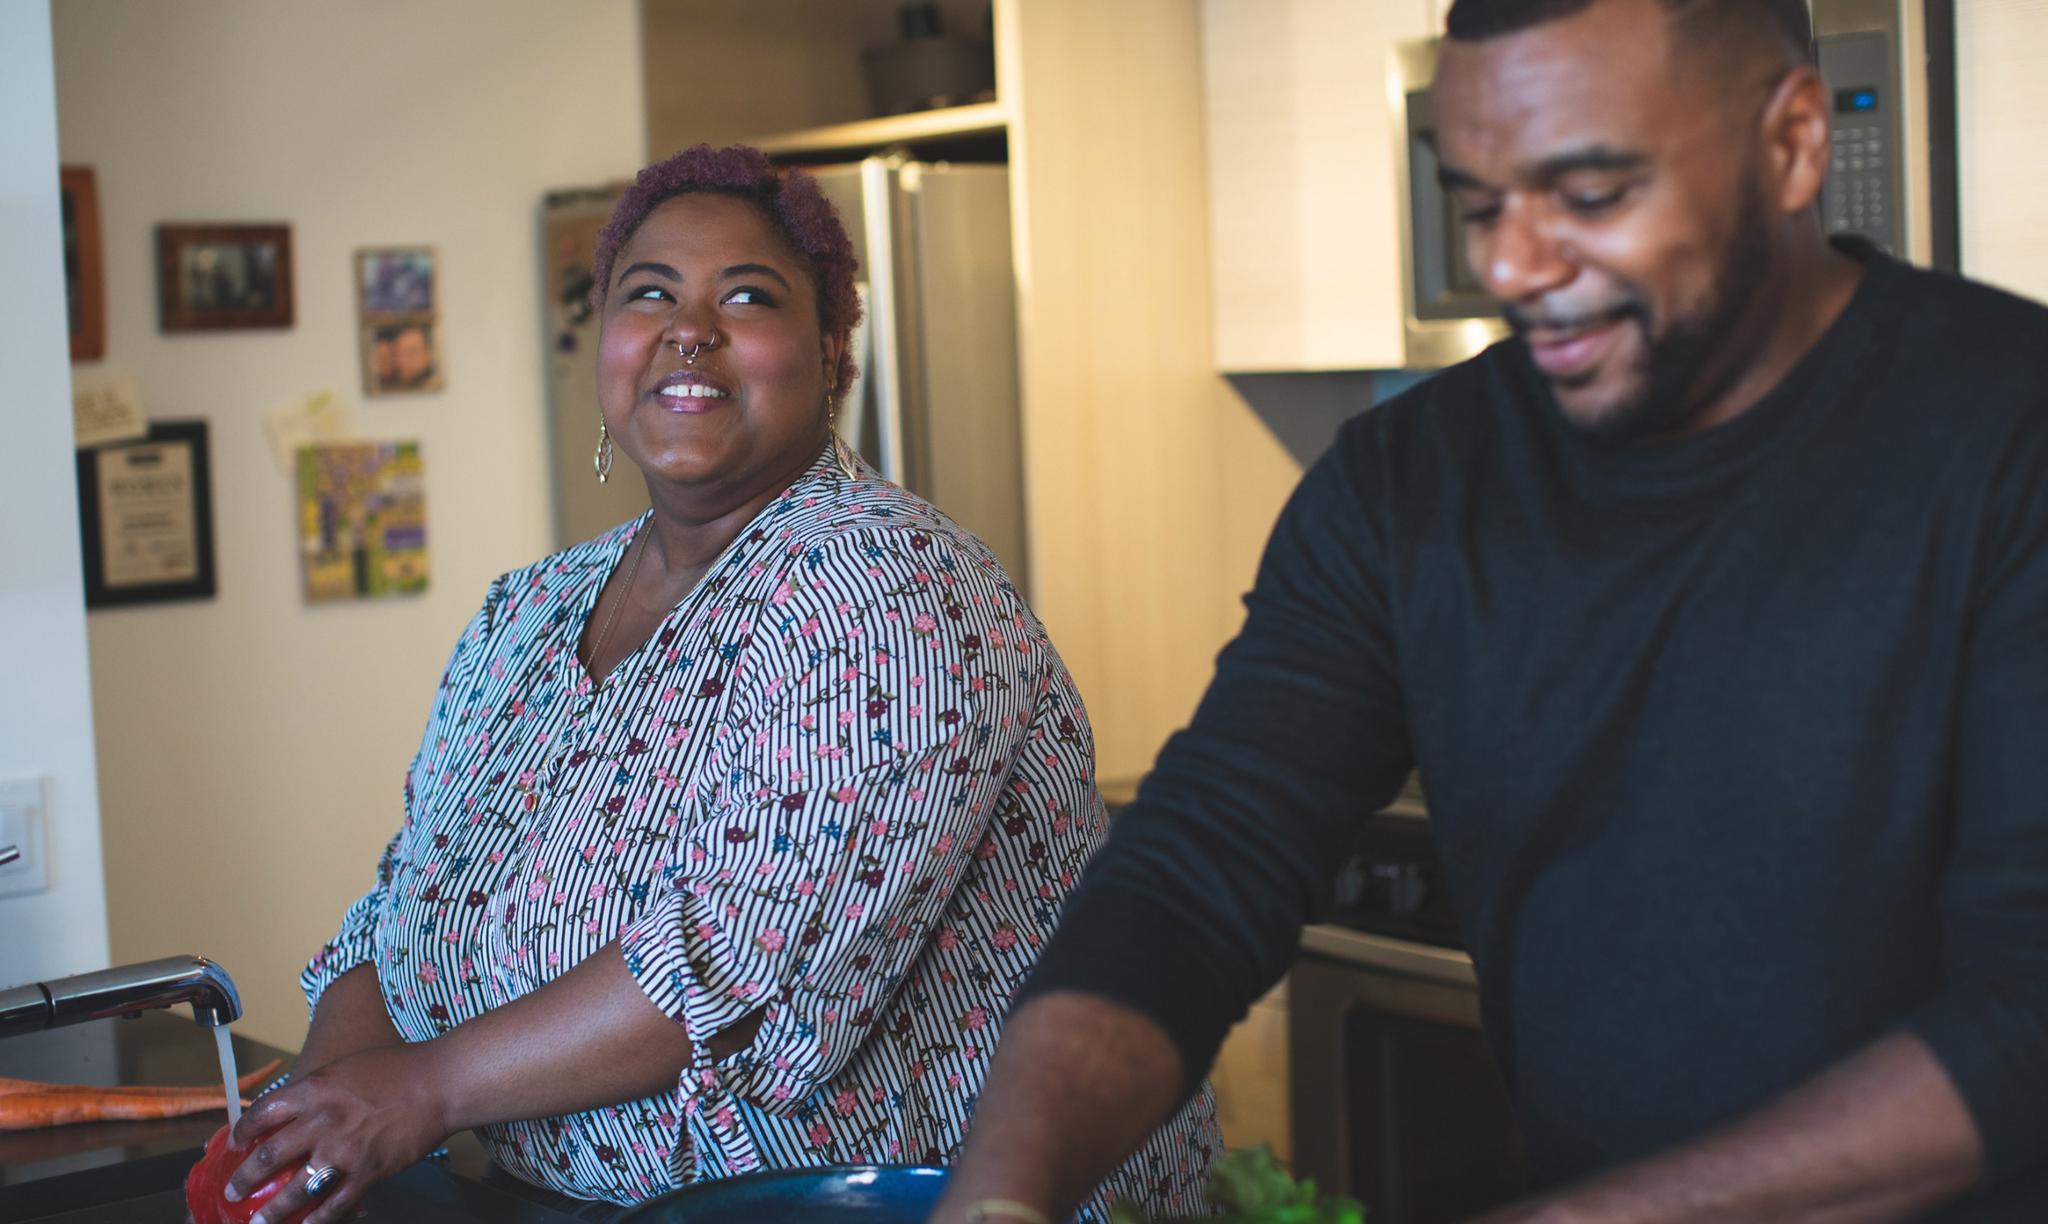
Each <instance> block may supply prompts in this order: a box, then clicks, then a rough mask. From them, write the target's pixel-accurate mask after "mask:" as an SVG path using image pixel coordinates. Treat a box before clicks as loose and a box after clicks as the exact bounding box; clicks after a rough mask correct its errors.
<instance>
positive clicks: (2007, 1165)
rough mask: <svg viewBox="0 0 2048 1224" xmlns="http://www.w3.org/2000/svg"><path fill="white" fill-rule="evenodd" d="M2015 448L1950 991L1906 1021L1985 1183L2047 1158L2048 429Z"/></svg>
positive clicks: (1963, 838)
mask: <svg viewBox="0 0 2048 1224" xmlns="http://www.w3.org/2000/svg"><path fill="white" fill-rule="evenodd" d="M2006 455H2007V468H2006V471H2005V472H2004V473H2003V474H2002V475H2003V476H2004V477H2005V479H2003V480H2001V481H1999V482H1997V484H1996V485H1995V486H1994V488H1993V492H1992V494H1991V497H1990V502H1989V504H1990V507H1991V511H1990V515H1989V517H1988V519H1987V529H1986V536H1985V540H1984V548H1983V556H1984V561H1983V565H1982V570H1981V573H1982V582H1981V584H1980V588H1979V594H1978V598H1977V601H1976V605H1977V615H1976V620H1975V628H1974V632H1973V634H1972V640H1971V644H1970V657H1969V664H1968V672H1967V675H1966V676H1965V678H1964V691H1963V692H1962V694H1961V701H1962V717H1961V722H1960V726H1959V730H1958V734H1957V744H1956V753H1957V761H1956V818H1955V829H1954V838H1953V843H1952V848H1951V852H1950V858H1949V862H1948V866H1947V870H1946V874H1945V877H1944V880H1943V885H1942V900H1941V905H1942V914H1941V920H1942V939H1943V942H1942V952H1943V965H1942V968H1943V978H1944V987H1943V989H1942V991H1941V993H1940V994H1939V995H1937V996H1936V997H1935V998H1934V999H1933V1000H1931V1001H1930V1002H1929V1003H1928V1005H1927V1006H1925V1007H1924V1008H1922V1009H1921V1010H1920V1011H1919V1012H1918V1013H1916V1014H1915V1015H1914V1016H1913V1017H1911V1019H1910V1020H1909V1022H1908V1027H1909V1028H1910V1029H1911V1030H1912V1031H1913V1032H1915V1033H1917V1034H1918V1035H1919V1036H1920V1037H1921V1039H1922V1040H1924V1041H1925V1042H1926V1043H1927V1044H1928V1046H1929V1047H1930V1048H1931V1049H1932V1050H1933V1051H1934V1054H1935V1057H1936V1058H1937V1059H1939V1060H1940V1061H1941V1063H1942V1065H1943V1066H1944V1067H1945V1068H1946V1069H1947V1070H1948V1073H1949V1076H1950V1077H1951V1078H1952V1079H1953V1080H1954V1081H1955V1084H1956V1087H1957V1090H1958V1091H1959V1092H1960V1093H1961V1094H1962V1097H1963V1100H1964V1102H1965V1104H1967V1105H1968V1107H1969V1109H1970V1112H1971V1114H1972V1116H1973V1117H1974V1118H1975V1120H1976V1122H1977V1127H1978V1130H1979V1132H1980V1134H1981V1136H1982V1138H1983V1142H1984V1151H1985V1161H1986V1181H1987V1183H1988V1184H1991V1185H1997V1184H1999V1183H2001V1182H2005V1181H2009V1180H2011V1179H2013V1178H2014V1177H2016V1176H2018V1175H2020V1174H2023V1173H2026V1172H2029V1171H2033V1170H2038V1169H2039V1168H2041V1166H2042V1165H2043V1163H2044V1161H2048V786H2044V781H2048V430H2043V429H2033V430H2031V431H2029V434H2028V436H2026V437H2024V438H2022V439H2020V440H2018V441H2017V442H2016V443H2015V444H2014V445H2012V446H2010V447H2008V448H2007V450H2006Z"/></svg>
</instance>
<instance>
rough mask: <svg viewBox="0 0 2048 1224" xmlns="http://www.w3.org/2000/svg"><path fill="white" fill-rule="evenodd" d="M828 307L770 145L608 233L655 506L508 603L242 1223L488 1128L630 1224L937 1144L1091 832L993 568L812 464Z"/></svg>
mask: <svg viewBox="0 0 2048 1224" xmlns="http://www.w3.org/2000/svg"><path fill="white" fill-rule="evenodd" d="M853 274H854V260H853V256H852V248H851V245H850V243H849V242H848V240H847V237H846V233H845V231H844V230H843V229H842V228H841V226H840V224H839V221H838V218H837V217H836V216H835V215H834V213H833V211H832V208H831V206H830V204H828V203H827V202H826V201H825V199H824V198H823V196H822V195H821V194H820V193H819V192H818V189H817V185H816V183H815V182H814V181H812V180H811V179H810V178H808V177H807V176H804V175H802V174H796V173H792V174H790V175H788V176H787V177H778V176H777V175H776V173H775V171H774V169H773V168H772V167H771V166H770V165H769V163H768V162H767V160H766V158H764V157H763V156H762V155H761V154H759V153H758V152H756V151H754V150H751V149H743V148H734V149H724V150H712V149H709V148H705V147H702V146H699V147H697V148H694V149H690V150H687V151H685V152H683V153H680V154H678V155H676V156H675V157H673V158H671V159H669V160H668V161H666V162H663V163H660V164H658V165H655V166H652V167H649V168H648V169H647V170H644V171H642V172H641V174H640V176H639V178H638V180H637V181H636V182H635V184H634V186H633V187H632V188H631V189H630V190H629V191H628V192H627V193H626V194H625V196H624V197H623V198H622V199H621V200H620V201H619V204H618V207H617V210H616V211H615V213H614V214H613V217H612V221H611V224H610V225H609V226H608V227H607V228H606V229H605V231H604V233H603V235H602V236H601V237H600V239H599V242H598V249H597V259H596V278H597V279H596V288H595V289H594V291H593V299H594V305H595V306H596V308H597V310H598V312H599V315H600V318H601V320H602V333H601V341H600V347H599V356H598V380H599V402H600V405H601V412H602V419H601V420H600V421H599V422H598V429H597V437H598V445H597V456H596V464H597V475H598V478H599V479H604V478H606V476H608V475H609V473H610V469H611V467H612V464H613V462H614V454H615V452H624V454H625V455H626V457H627V458H629V459H631V460H632V461H633V462H634V463H635V464H637V465H638V466H639V468H640V470H641V472H642V473H643V475H644V476H645V478H646V481H647V489H648V493H649V496H650V498H651V500H652V509H651V510H650V511H649V512H648V513H646V514H645V515H642V516H641V517H640V518H639V519H637V520H635V521H633V522H629V523H626V524H624V525H622V526H620V527H618V528H616V529H614V530H612V531H610V532H608V533H606V534H605V535H602V536H599V537H598V538H596V539H594V540H591V541H589V542H587V543H584V544H581V545H578V546H576V547H574V548H571V549H568V550H567V551H565V552H562V553H559V554H557V555H555V556H553V557H550V558H548V559H547V560H545V561H542V562H540V563H539V564H537V565H534V566H532V567H530V568H528V569H524V570H519V571H515V572H513V573H511V574H507V575H505V576H504V577H502V578H500V579H498V580H497V581H496V582H495V583H493V584H492V586H491V589H490V592H489V594H488V595H487V596H486V598H485V600H484V606H483V609H482V610H481V611H480V612H479V613H478V614H477V616H476V618H475V619H474V620H473V621H472V622H471V623H470V625H469V628H468V629H467V631H465V632H464V633H463V635H462V638H461V640H460V641H459V642H458V643H457V645H456V647H455V652H454V656H453V658H452V659H451V660H450V662H449V665H448V670H447V674H446V675H445V677H444V678H443V679H442V682H441V687H440V690H439V692H438V694H437V696H436V699H435V702H434V705H433V710H432V713H431V715H430V717H429V719H428V723H427V729H426V734H425V736H424V738H423V739H422V741H421V744H420V750H419V754H418V756H417V757H416V758H415V760H414V762H413V765H412V769H411V772H410V774H409V776H408V779H407V785H406V792H405V793H406V806H405V823H404V827H403V828H402V829H401V830H400V831H399V833H398V836H397V837H396V838H395V839H394V840H393V841H392V843H391V846H390V848H389V849H388V850H387V851H386V853H385V855H384V858H383V861H382V863H381V864H380V866H379V868H378V872H377V883H376V887H374V888H373V889H371V891H370V892H369V894H368V895H366V896H365V897H363V898H362V899H361V900H360V901H358V902H357V903H356V904H355V905H354V906H353V907H351V908H350V910H349V912H348V914H347V915H346V916H345V918H344V920H343V924H342V929H341V933H340V935H339V936H338V937H337V938H336V939H335V941H334V942H333V943H331V944H329V945H328V946H327V947H326V948H325V949H324V950H322V952H321V953H320V955H319V956H317V957H316V958H314V960H313V962H312V964H311V965H310V966H309V967H308V968H307V970H306V974H305V977H304V985H305V988H306V992H307V997H308V999H309V1000H310V1002H311V1004H312V1007H313V1024H312V1029H311V1032H310V1033H309V1035H308V1037H307V1042H306V1049H305V1052H304V1054H302V1055H301V1056H300V1059H299V1063H298V1067H297V1070H296V1080H295V1082H294V1083H293V1084H291V1085H290V1086H288V1087H286V1088H284V1089H282V1090H280V1091H278V1092H276V1093H274V1094H272V1095H270V1096H268V1097H266V1098H264V1099H263V1100H262V1101H260V1102H259V1103H257V1104H256V1105H255V1106H254V1107H252V1108H251V1109H250V1110H249V1112H248V1114H247V1115H246V1116H245V1117H244V1118H243V1120H242V1123H241V1126H240V1128H239V1129H238V1130H237V1132H236V1139H237V1142H238V1143H242V1144H248V1143H251V1142H254V1141H255V1140H257V1139H258V1138H259V1137H262V1136H264V1135H266V1134H269V1135H270V1137H269V1138H268V1139H267V1140H265V1141H264V1142H263V1143H262V1144H261V1146H260V1147H258V1148H257V1150H256V1151H255V1152H254V1153H253V1154H252V1155H251V1156H250V1158H249V1159H248V1160H247V1161H246V1162H245V1163H244V1164H243V1165H242V1166H241V1168H240V1169H239V1170H238V1171H237V1172H236V1174H235V1176H234V1178H233V1179H232V1182H231V1184H230V1192H231V1193H234V1194H243V1193H246V1192H247V1191H248V1190H250V1189H251V1188H253V1187H255V1186H256V1185H258V1184H260V1183H261V1182H262V1181H263V1180H264V1179H266V1178H267V1177H269V1176H270V1175H271V1174H273V1173H274V1172H275V1171H276V1170H278V1169H283V1168H292V1167H302V1168H303V1172H302V1175H301V1176H300V1177H298V1178H296V1179H294V1181H293V1182H292V1184H291V1186H290V1187H289V1188H288V1189H287V1190H286V1191H284V1192H283V1193H282V1194H280V1195H279V1196H278V1198H276V1199H275V1200H273V1204H274V1205H273V1206H271V1207H270V1208H269V1214H270V1215H271V1216H272V1217H273V1218H281V1217H283V1216H284V1215H286V1214H288V1213H289V1212H290V1211H292V1210H294V1209H296V1208H297V1207H298V1206H299V1205H301V1204H303V1203H304V1202H305V1201H307V1199H308V1197H309V1188H308V1187H309V1183H310V1184H311V1188H312V1189H311V1193H312V1194H317V1195H320V1196H324V1198H325V1201H324V1202H323V1203H322V1205H321V1209H320V1211H319V1212H317V1213H316V1214H315V1215H313V1216H312V1217H311V1220H312V1221H313V1224H332V1222H333V1221H339V1220H342V1219H345V1218H347V1217H348V1215H349V1214H350V1213H351V1212H352V1211H353V1210H354V1209H355V1206H356V1204H357V1203H358V1202H359V1201H360V1200H361V1197H362V1195H363V1193H364V1191H365V1190H366V1189H367V1188H368V1187H369V1186H370V1185H371V1184H372V1183H374V1182H375V1181H377V1180H378V1179H380V1178H383V1177H386V1176H389V1175H390V1174H392V1173H393V1172H396V1171H397V1170H399V1169H401V1168H403V1167H404V1166H405V1165H407V1164H409V1163H410V1162H412V1161H413V1160H416V1159H418V1158H419V1157H420V1156H421V1155H422V1154H424V1153H425V1152H427V1151H429V1150H431V1149H433V1148H434V1147H436V1146H437V1145H439V1144H440V1143H441V1142H442V1140H443V1139H444V1138H445V1137H446V1136H447V1135H449V1134H451V1133H453V1132H455V1131H458V1130H462V1129H465V1128H471V1127H474V1128H477V1129H478V1130H479V1132H480V1134H481V1135H482V1137H483V1139H484V1140H485V1142H486V1143H487V1144H488V1145H489V1147H490V1148H491V1151H492V1154H493V1156H494V1157H495V1159H496V1160H497V1161H498V1162H499V1163H500V1164H501V1165H503V1166H504V1167H505V1168H506V1169H507V1170H509V1171H510V1172H512V1173H514V1174H516V1175H517V1176H519V1177H521V1178H523V1179H525V1180H527V1181H529V1182H532V1183H534V1184H536V1185H541V1186H545V1187H549V1188H552V1189H554V1190H557V1191H561V1192H563V1193H566V1194H571V1195H577V1196H581V1197H585V1198H595V1199H608V1200H611V1201H614V1202H621V1203H625V1202H634V1201H638V1200H641V1199H644V1198H648V1197H652V1196H654V1195H658V1194H661V1193H663V1192H666V1191H668V1190H671V1189H674V1188H676V1187H678V1186H682V1185H685V1184H688V1183H690V1182H693V1181H697V1180H701V1179H705V1178H716V1177H723V1176H727V1175H730V1174H735V1173H742V1172H746V1171H750V1170H755V1169H763V1168H772V1167H776V1166H789V1165H811V1164H829V1163H839V1162H848V1161H877V1162H924V1161H940V1160H944V1159H946V1158H948V1157H949V1155H950V1154H951V1153H952V1152H953V1151H954V1150H955V1149H956V1147H957V1146H958V1143H959V1141H960V1138H961V1134H962V1131H963V1129H964V1127H965V1124H966V1120H967V1114H968V1111H969V1109H970V1108H971V1105H972V1101H973V1099H974V1096H975V1094H976V1093H977V1092H978V1090H979V1088H980V1085H981V1083H982V1078H983V1073H984V1071H985V1069H986V1067H987V1064H988V1060H989V1056H990V1052H991V1050H992V1048H993V1047H994V1045H995V1041H996V1035H997V1032H998V1030H999V1028H1000V1026H1001V1020H1002V1016H1003V1013H1004V1009H1005V1006H1006V1001H1007V999H1008V997H1009V994H1010V992H1011V990H1012V989H1013V988H1014V987H1015V986H1016V985H1017V984H1018V983H1020V982H1021V981H1022V979H1023V977H1024V976H1025V974H1026V972H1027V971H1028V969H1029V967H1030V963H1031V961H1032V959H1033V957H1034V955H1035V953H1036V949H1037V948H1038V946H1039V945H1040V943H1041V942H1042V941H1043V939H1044V938H1045V936H1046V934H1047V932H1048V931H1049V930H1050V929H1051V927H1052V923H1053V920H1054V917H1055V914H1056V913H1057V911H1058V907H1059V905H1060V902H1061V900H1062V898H1063V897H1064V896H1065V894H1066V893H1067V891H1068V890H1069V889H1070V888H1071V886H1072V884H1073V881H1074V877H1075V876H1076V874H1077V873H1078V872H1079V871H1080V868H1081V865H1082V862H1083V861H1084V860H1085V859H1086V858H1087V857H1088V855H1089V854H1090V853H1091V852H1092V851H1093V850H1094V849H1095V848H1096V846H1097V844H1098V843H1099V841H1100V839H1101V836H1102V832H1103V825H1104V814H1103V808H1102V801H1101V798H1100V796H1099V795H1098V794H1097V792H1096V790H1095V787H1094V784H1093V781H1092V777H1091V775H1092V770H1093V759H1092V745H1091V741H1090V738H1089V731H1088V721H1087V715H1086V714H1085V712H1084V711H1083V710H1082V707H1081V702H1080V699H1079V696H1078V695H1077V694H1076V693H1075V691H1074V687H1073V683H1072V681H1071V680H1070V679H1069V678H1068V676H1067V674H1066V671H1065V668H1064V667H1063V666H1062V665H1061V663H1060V661H1059V657H1058V655H1057V654H1056V653H1054V651H1053V649H1052V647H1051V644H1050V643H1049V642H1048V641H1047V640H1046V636H1045V631H1044V629H1043V627H1042V626H1040V625H1039V623H1038V621H1037V620H1036V618H1034V617H1033V616H1032V614H1031V612H1030V610H1029V609H1028V608H1026V607H1025V606H1024V603H1023V601H1022V600H1021V599H1020V598H1019V597H1018V594H1017V592H1016V590H1015V589H1014V588H1013V587H1012V586H1011V585H1010V582H1009V580H1008V578H1007V577H1006V576H1005V574H1004V573H1003V570H1002V567H1001V566H1000V565H999V564H998V563H997V562H996V560H995V558H994V556H993V555H992V554H991V553H990V552H989V551H988V549H987V548H986V547H985V546H983V545H982V543H981V542H980V541H978V540H976V539H975V538H974V537H973V536H971V535H969V534H968V533H967V532H965V531H964V530H962V529H961V528H960V527H959V526H957V525H956V524H954V523H953V522H952V521H951V520H949V519H947V518H946V517H945V516H944V515H943V514H941V513H939V512H938V511H937V510H935V509H933V508H932V507H931V506H930V505H929V504H927V503H925V502H924V501H922V500H921V499H919V498H917V497H915V496H913V495H911V494H909V493H907V492H905V491H903V490H902V489H899V488H896V487H895V486H893V485H890V484H888V483H886V482H885V481H882V480H881V479H880V478H879V477H877V476H876V475H875V474H874V473H873V472H872V471H871V470H869V469H867V468H866V467H864V466H863V465H861V464H860V462H859V461H858V459H856V458H854V457H853V456H852V455H851V454H850V452H848V451H847V450H846V449H845V448H844V446H843V445H842V444H840V443H838V441H837V434H836V432H835V431H834V430H833V428H832V420H833V406H834V404H835V403H836V401H837V398H838V397H839V396H841V395H843V394H844V393H845V392H846V390H847V388H848V386H849V385H850V383H851V381H852V378H853V373H854V370H853V363H852V360H851V358H850V356H849V354H848V352H847V340H848V336H849V335H850V333H851V330H852V328H853V325H854V323H855V321H856V319H857V317H858V314H859V310H860V307H859V303H858V299H857V298H856V296H855V293H854V288H853ZM272 1132H274V1133H272ZM1217 1143H1218V1139H1217V1134H1216V1131H1215V1125H1214V1110H1213V1105H1212V1103H1211V1102H1210V1101H1209V1099H1208V1096H1207V1093H1206V1092H1205V1093H1203V1094H1201V1095H1200V1096H1198V1097H1197V1098H1196V1100H1194V1101H1193V1102H1191V1103H1190V1105H1189V1107H1188V1108H1187V1109H1186V1110H1185V1111H1184V1112H1183V1113H1182V1115H1181V1116H1180V1117H1179V1118H1177V1119H1176V1120H1175V1122H1174V1124H1173V1125H1172V1126H1170V1127H1168V1128H1167V1129H1165V1130H1162V1131H1161V1132H1160V1134H1159V1136H1158V1137H1157V1138H1156V1139H1155V1140H1154V1142H1153V1143H1152V1144H1151V1145H1150V1146H1149V1147H1148V1148H1147V1149H1146V1151H1144V1152H1142V1153H1140V1155H1139V1156H1138V1157H1137V1158H1136V1159H1134V1160H1133V1161H1132V1162H1131V1164H1129V1165H1128V1166H1126V1168H1125V1169H1124V1170H1123V1171H1122V1172H1121V1173H1120V1174H1119V1176H1118V1177H1117V1178H1114V1179H1112V1180H1111V1181H1110V1182H1109V1183H1106V1184H1105V1186H1104V1188H1103V1190H1102V1191H1101V1192H1100V1193H1098V1195H1097V1197H1096V1200H1095V1202H1094V1204H1093V1206H1094V1209H1095V1210H1097V1211H1098V1212H1099V1211H1102V1210H1103V1209H1104V1208H1105V1207H1106V1204H1107V1202H1108V1201H1109V1199H1110V1198H1111V1197H1121V1198H1129V1199H1136V1200H1140V1201H1143V1202H1145V1203H1147V1205H1153V1206H1159V1207H1166V1208H1174V1209H1180V1210H1186V1209H1189V1208H1191V1207H1194V1206H1198V1205H1199V1202H1200V1197H1199V1194H1200V1192H1199V1189H1198V1185H1199V1182H1200V1180H1201V1177H1202V1175H1203V1173H1204V1171H1205V1168H1206V1164H1207V1160H1208V1157H1209V1156H1210V1155H1211V1154H1212V1153H1213V1152H1214V1151H1215V1150H1216V1148H1217ZM990 1218H992V1219H993V1218H1000V1216H999V1214H991V1217H990Z"/></svg>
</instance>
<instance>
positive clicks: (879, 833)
mask: <svg viewBox="0 0 2048 1224" xmlns="http://www.w3.org/2000/svg"><path fill="white" fill-rule="evenodd" d="M868 834H869V836H871V837H887V836H888V835H889V822H888V821H886V820H877V821H875V822H874V823H873V824H871V825H869V826H868Z"/></svg>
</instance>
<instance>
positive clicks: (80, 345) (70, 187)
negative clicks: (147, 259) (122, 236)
mask: <svg viewBox="0 0 2048 1224" xmlns="http://www.w3.org/2000/svg"><path fill="white" fill-rule="evenodd" d="M58 181H59V184H60V188H61V190H62V192H63V208H64V317H65V319H66V320H67V321H68V322H69V323H70V325H71V360H73V361H98V360H99V359H100V358H102V357H104V356H106V355H107V282H106V274H105V270H104V269H103V268H102V266H101V264H100V192H99V187H98V185H97V184H96V183H95V182H94V180H93V174H92V167H90V166H65V167H64V168H63V170H62V171H61V173H60V174H59V177H58Z"/></svg>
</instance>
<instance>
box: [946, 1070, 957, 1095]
mask: <svg viewBox="0 0 2048 1224" xmlns="http://www.w3.org/2000/svg"><path fill="white" fill-rule="evenodd" d="M946 1087H947V1089H948V1090H950V1091H954V1092H958V1091H959V1090H960V1073H959V1072H958V1071H955V1072H953V1073H952V1074H951V1075H948V1076H947V1077H946Z"/></svg>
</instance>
